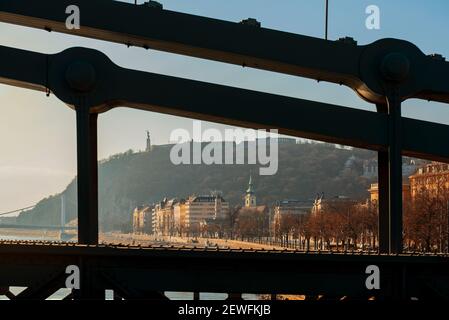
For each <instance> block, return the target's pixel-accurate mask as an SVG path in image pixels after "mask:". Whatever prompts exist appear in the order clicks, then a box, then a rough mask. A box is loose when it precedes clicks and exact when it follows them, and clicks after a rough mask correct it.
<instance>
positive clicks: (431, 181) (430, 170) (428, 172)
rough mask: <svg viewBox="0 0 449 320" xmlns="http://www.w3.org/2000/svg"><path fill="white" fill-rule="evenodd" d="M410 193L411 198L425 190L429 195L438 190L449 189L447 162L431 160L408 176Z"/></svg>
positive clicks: (448, 166)
mask: <svg viewBox="0 0 449 320" xmlns="http://www.w3.org/2000/svg"><path fill="white" fill-rule="evenodd" d="M409 180H410V195H411V197H412V199H414V198H416V196H417V195H418V194H419V193H420V192H421V191H422V190H426V191H427V192H429V193H430V194H431V195H432V194H433V195H437V194H438V192H440V191H447V190H449V164H447V163H439V162H432V163H431V164H428V165H426V166H424V167H422V168H419V169H418V170H417V171H416V173H415V174H413V175H411V176H410V177H409Z"/></svg>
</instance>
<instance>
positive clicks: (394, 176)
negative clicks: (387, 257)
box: [387, 90, 402, 253]
mask: <svg viewBox="0 0 449 320" xmlns="http://www.w3.org/2000/svg"><path fill="white" fill-rule="evenodd" d="M387 102H388V113H389V116H388V117H389V120H388V145H389V154H388V156H389V159H388V160H389V169H388V175H389V184H390V188H389V212H390V253H400V252H402V153H401V144H402V143H401V141H402V137H401V133H402V126H401V122H402V118H401V101H400V100H399V98H398V95H397V91H396V90H393V92H392V93H391V94H389V95H388V97H387Z"/></svg>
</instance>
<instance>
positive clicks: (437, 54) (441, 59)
mask: <svg viewBox="0 0 449 320" xmlns="http://www.w3.org/2000/svg"><path fill="white" fill-rule="evenodd" d="M428 57H430V58H432V59H434V60H438V61H446V58H445V57H443V56H442V55H441V54H439V53H432V54H429V55H428Z"/></svg>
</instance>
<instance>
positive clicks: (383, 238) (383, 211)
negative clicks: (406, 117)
mask: <svg viewBox="0 0 449 320" xmlns="http://www.w3.org/2000/svg"><path fill="white" fill-rule="evenodd" d="M376 107H377V112H381V113H388V106H387V105H383V104H382V105H381V104H378V105H376ZM377 166H378V169H377V170H378V171H377V177H378V179H377V181H378V202H377V204H378V206H377V209H378V214H379V216H378V242H379V252H380V253H388V252H389V251H390V206H389V195H390V183H389V169H388V168H389V165H388V149H387V150H381V151H378V152H377Z"/></svg>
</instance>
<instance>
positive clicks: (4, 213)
mask: <svg viewBox="0 0 449 320" xmlns="http://www.w3.org/2000/svg"><path fill="white" fill-rule="evenodd" d="M35 206H36V205H32V206H28V207H24V208H20V209H16V210H12V211H8V212H2V213H0V216H4V215H7V214H10V213H14V212H19V211H22V210H25V209H31V208H34V207H35Z"/></svg>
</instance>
